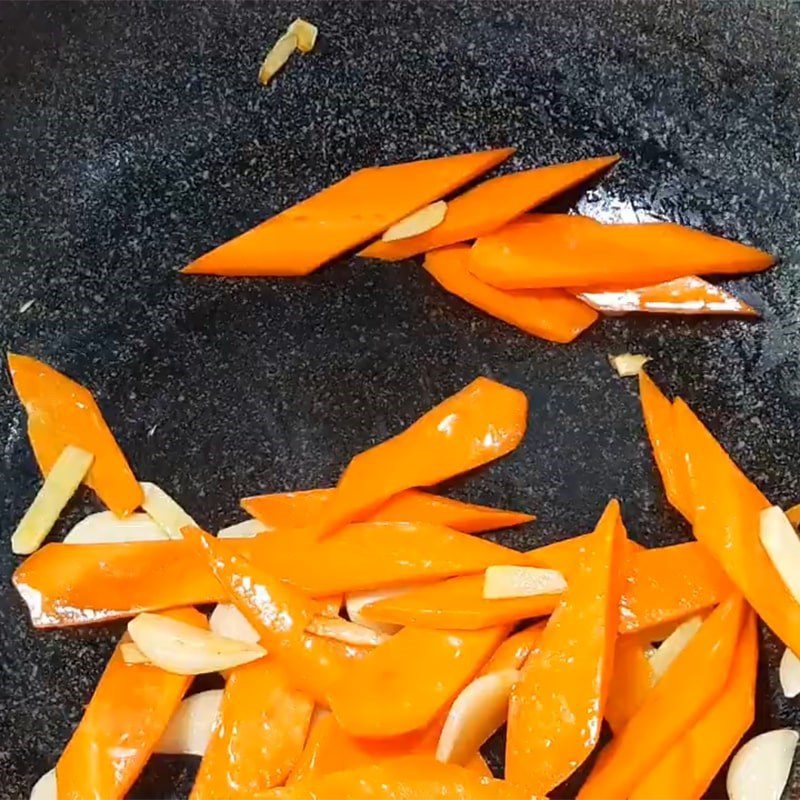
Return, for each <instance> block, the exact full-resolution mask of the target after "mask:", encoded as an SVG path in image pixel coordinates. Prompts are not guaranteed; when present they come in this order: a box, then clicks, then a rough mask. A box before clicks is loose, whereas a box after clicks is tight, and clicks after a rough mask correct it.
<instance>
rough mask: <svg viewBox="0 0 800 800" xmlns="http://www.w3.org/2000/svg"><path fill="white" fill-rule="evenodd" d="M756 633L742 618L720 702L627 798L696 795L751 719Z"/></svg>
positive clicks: (642, 799)
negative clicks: (734, 651) (742, 623)
mask: <svg viewBox="0 0 800 800" xmlns="http://www.w3.org/2000/svg"><path fill="white" fill-rule="evenodd" d="M757 669H758V630H757V628H756V618H755V615H754V614H753V613H752V612H751V613H749V614H747V618H746V621H745V623H744V627H743V628H742V633H741V635H740V637H739V643H738V644H737V646H736V654H735V656H734V660H733V665H732V667H731V671H730V674H729V675H728V680H727V682H726V684H725V688H724V689H723V691H722V694H721V695H720V696H719V698H718V699H717V700H716V701H715V702H714V703H713V704H712V705H711V706H710V707H709V709H708V710H707V711H706V712H705V713H704V714H703V715H702V716H701V717H700V719H698V720H697V722H695V724H694V725H693V726H692V727H691V728H690V729H689V731H688V732H687V733H686V734H685V735H684V736H683V737H681V738H680V739H679V740H678V741H677V742H676V743H675V744H673V745H672V747H670V749H669V750H667V752H666V753H665V754H664V755H663V757H662V758H661V759H660V760H659V761H658V762H657V763H656V765H655V766H654V767H653V768H652V769H651V770H650V772H648V773H647V775H646V776H645V777H644V779H643V780H642V781H641V782H640V783H638V784H637V786H636V788H635V789H634V790H633V791H632V792H631V794H630V800H660V798H664V797H701V796H702V795H704V794H705V792H706V790H707V789H708V787H709V785H710V784H711V781H713V780H714V776H715V775H716V774H717V773H718V772H719V771H720V769H722V766H723V765H724V764H725V762H726V761H727V760H728V757H729V756H730V754H731V753H732V752H733V751H734V750H735V749H736V746H737V745H738V744H739V742H740V741H741V739H742V737H743V736H744V735H745V733H747V730H748V728H749V727H750V726H751V725H752V724H753V719H754V718H755V689H756V672H757Z"/></svg>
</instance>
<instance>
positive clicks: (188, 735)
mask: <svg viewBox="0 0 800 800" xmlns="http://www.w3.org/2000/svg"><path fill="white" fill-rule="evenodd" d="M222 693H223V690H222V689H209V690H208V691H205V692H198V693H197V694H193V695H192V696H191V697H187V698H185V699H184V700H183V702H181V704H180V705H179V706H178V710H177V711H176V712H175V713H174V714H173V715H172V719H171V720H170V721H169V725H167V727H166V730H165V731H164V733H163V734H162V736H161V740H160V741H159V743H158V744H157V745H156V749H155V752H156V753H168V754H172V755H191V756H202V755H205V752H206V748H207V747H208V742H209V740H210V739H211V732H212V730H213V729H214V722H215V721H216V719H217V712H218V711H219V706H220V703H221V702H222Z"/></svg>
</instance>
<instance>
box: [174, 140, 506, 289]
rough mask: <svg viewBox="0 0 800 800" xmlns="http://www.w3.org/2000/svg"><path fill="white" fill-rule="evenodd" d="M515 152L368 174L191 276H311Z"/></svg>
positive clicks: (214, 255) (263, 227)
mask: <svg viewBox="0 0 800 800" xmlns="http://www.w3.org/2000/svg"><path fill="white" fill-rule="evenodd" d="M513 152H514V151H513V149H512V148H505V149H502V150H486V151H484V152H479V153H462V154H460V155H455V156H445V157H444V158H432V159H427V160H422V161H409V162H407V163H404V164H394V165H392V166H387V167H368V168H366V169H361V170H358V171H357V172H354V173H352V174H351V175H349V176H348V177H346V178H344V179H343V180H341V181H339V182H338V183H335V184H334V185H333V186H329V187H328V188H327V189H323V190H322V191H321V192H318V193H317V194H315V195H313V196H312V197H309V198H308V199H307V200H303V201H302V202H300V203H297V205H294V206H292V207H291V208H288V209H286V210H285V211H283V212H281V213H280V214H278V215H277V216H274V217H272V218H270V219H268V220H267V221H266V222H262V223H261V224H260V225H257V226H256V227H255V228H251V229H250V230H249V231H247V232H246V233H243V234H240V235H239V236H237V237H236V238H234V239H231V240H230V241H228V242H225V243H224V244H221V245H219V246H218V247H216V248H215V249H214V250H212V251H211V252H209V253H206V254H205V255H203V256H201V257H200V258H198V259H197V260H196V261H193V262H192V263H191V264H189V266H187V267H184V269H183V272H185V273H189V274H192V275H199V274H203V275H250V276H253V275H279V276H291V275H308V274H309V273H310V272H313V271H314V270H315V269H317V268H318V267H320V266H322V265H323V264H325V263H326V262H328V261H330V260H331V259H333V258H336V256H339V255H341V254H342V253H345V252H347V251H348V250H352V249H353V248H354V247H358V246H359V245H360V244H363V243H364V242H366V241H367V240H368V239H371V238H373V237H374V236H377V235H378V234H380V233H381V232H382V231H384V230H386V229H387V228H388V227H390V226H391V225H392V224H393V223H395V222H397V221H398V220H401V219H402V218H403V217H406V216H408V215H409V214H410V213H411V212H412V211H416V210H417V209H418V208H422V207H423V206H425V205H428V204H429V203H432V202H433V201H434V200H438V199H439V198H440V197H443V196H444V195H446V194H449V193H450V192H452V191H454V190H455V189H457V188H458V187H459V186H463V185H464V184H465V183H469V182H470V181H471V180H472V179H473V178H476V177H477V176H478V175H481V174H482V173H484V172H486V171H487V170H490V169H492V167H496V166H497V165H498V164H499V163H500V162H501V161H505V159H506V158H508V157H509V156H510V155H511V154H512V153H513Z"/></svg>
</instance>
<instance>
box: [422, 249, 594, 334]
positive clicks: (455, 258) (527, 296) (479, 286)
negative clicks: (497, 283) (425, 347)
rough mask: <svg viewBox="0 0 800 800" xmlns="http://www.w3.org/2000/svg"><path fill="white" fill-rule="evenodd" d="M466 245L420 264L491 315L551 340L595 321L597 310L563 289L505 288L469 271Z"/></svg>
mask: <svg viewBox="0 0 800 800" xmlns="http://www.w3.org/2000/svg"><path fill="white" fill-rule="evenodd" d="M469 252H470V251H469V247H467V245H453V246H452V247H445V248H443V249H441V250H434V251H433V252H431V253H428V254H427V255H426V256H425V262H424V266H425V269H426V270H427V271H428V272H429V273H430V275H431V276H432V277H433V278H434V279H435V280H436V281H437V282H438V283H440V284H441V285H442V286H443V287H444V288H445V289H446V290H447V291H448V292H450V293H451V294H454V295H456V296H457V297H460V298H461V299H462V300H466V301H467V302H468V303H470V304H471V305H473V306H475V307H476V308H479V309H481V311H485V312H486V313H487V314H491V315H492V316H493V317H497V318H498V319H501V320H503V322H507V323H508V324H509V325H514V326H515V327H517V328H520V329H521V330H523V331H525V332H526V333H530V334H533V335H534V336H538V337H540V338H541V339H547V340H548V341H551V342H561V343H565V342H571V341H572V340H573V339H574V338H575V337H576V336H578V335H579V334H580V333H582V332H583V331H585V330H586V329H587V328H588V327H589V326H590V325H592V324H593V323H594V322H596V321H597V318H598V316H599V315H598V313H597V312H596V311H595V310H594V309H593V308H590V307H589V306H588V305H586V303H584V302H583V301H582V300H581V299H580V298H578V297H575V296H574V295H572V294H570V293H569V292H566V291H564V290H563V289H520V290H517V291H506V290H503V289H498V288H496V287H494V286H491V285H490V284H488V283H485V282H484V281H482V280H480V279H479V278H477V277H475V275H473V274H472V273H471V272H470V271H469V269H468V268H467V267H468V263H469Z"/></svg>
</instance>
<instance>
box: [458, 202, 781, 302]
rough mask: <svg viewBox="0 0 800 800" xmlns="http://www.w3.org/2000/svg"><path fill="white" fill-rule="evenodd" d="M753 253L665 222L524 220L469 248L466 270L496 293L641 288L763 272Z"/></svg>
mask: <svg viewBox="0 0 800 800" xmlns="http://www.w3.org/2000/svg"><path fill="white" fill-rule="evenodd" d="M774 260H775V259H774V258H773V257H772V256H770V255H769V254H767V253H763V252H761V251H760V250H756V249H755V248H753V247H747V246H746V245H743V244H739V243H738V242H731V241H729V240H727V239H722V238H720V237H718V236H712V235H710V234H708V233H704V232H703V231H698V230H692V229H691V228H684V227H682V226H680V225H675V224H673V223H670V222H654V223H646V224H616V225H604V224H600V223H598V222H596V221H595V220H592V219H588V218H586V217H578V216H568V215H564V214H530V215H528V216H526V217H524V218H522V219H520V220H519V221H517V222H512V223H511V224H509V225H506V226H505V227H503V228H501V229H500V230H498V231H495V232H494V233H490V234H488V235H487V236H483V237H481V238H479V239H478V240H477V242H475V244H474V245H473V247H472V249H471V251H470V257H469V268H470V270H471V271H472V272H474V273H475V275H476V276H477V277H478V278H480V279H481V280H483V281H485V282H486V283H490V284H492V285H493V286H497V287H498V288H500V289H545V288H559V287H567V288H578V287H580V288H582V287H591V286H600V285H605V286H609V285H610V286H620V287H628V286H632V287H641V286H646V285H651V284H656V283H661V282H663V281H668V280H672V279H673V278H679V277H682V276H686V275H707V274H721V273H727V274H733V273H740V272H755V271H757V270H764V269H767V268H768V267H770V266H771V265H772V264H773V263H774Z"/></svg>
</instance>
